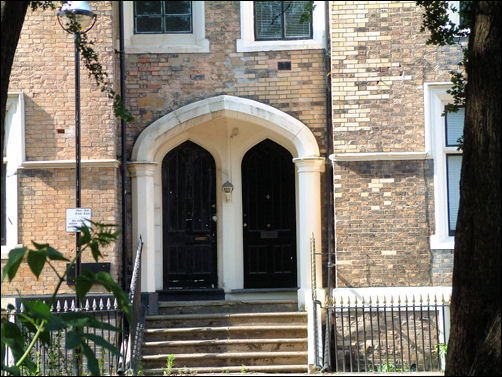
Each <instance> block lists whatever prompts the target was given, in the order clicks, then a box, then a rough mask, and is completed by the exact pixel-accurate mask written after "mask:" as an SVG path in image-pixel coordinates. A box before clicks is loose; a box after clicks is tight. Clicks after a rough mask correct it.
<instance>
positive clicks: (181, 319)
mask: <svg viewBox="0 0 502 377" xmlns="http://www.w3.org/2000/svg"><path fill="white" fill-rule="evenodd" d="M306 315H307V313H302V312H284V313H272V312H269V313H253V314H252V315H249V313H208V314H160V315H152V316H147V317H146V321H147V327H148V328H162V327H166V326H169V327H170V328H179V327H194V326H197V327H215V326H240V325H275V324H277V320H278V318H279V317H280V319H281V321H283V323H288V324H290V325H292V324H303V323H305V319H306Z"/></svg>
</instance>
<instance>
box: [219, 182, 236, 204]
mask: <svg viewBox="0 0 502 377" xmlns="http://www.w3.org/2000/svg"><path fill="white" fill-rule="evenodd" d="M222 188H223V192H224V193H225V199H226V201H227V202H229V201H230V200H231V199H232V191H234V185H233V184H231V183H230V182H229V181H226V182H225V183H224V184H223V186H222Z"/></svg>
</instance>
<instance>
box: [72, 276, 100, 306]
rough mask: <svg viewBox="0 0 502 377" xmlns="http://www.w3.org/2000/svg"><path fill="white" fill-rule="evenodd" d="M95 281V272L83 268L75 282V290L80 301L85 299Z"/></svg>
mask: <svg viewBox="0 0 502 377" xmlns="http://www.w3.org/2000/svg"><path fill="white" fill-rule="evenodd" d="M94 281H95V277H94V273H92V272H91V271H89V270H83V271H82V273H81V274H80V275H79V277H78V278H77V281H76V282H75V291H76V292H77V295H78V298H79V299H80V301H84V299H85V296H86V295H87V293H88V292H89V291H90V290H91V288H92V286H93V284H94Z"/></svg>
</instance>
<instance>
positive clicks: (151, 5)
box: [134, 1, 162, 16]
mask: <svg viewBox="0 0 502 377" xmlns="http://www.w3.org/2000/svg"><path fill="white" fill-rule="evenodd" d="M161 3H162V1H135V2H134V8H135V12H136V15H137V16H143V15H160V14H161V13H162V10H161Z"/></svg>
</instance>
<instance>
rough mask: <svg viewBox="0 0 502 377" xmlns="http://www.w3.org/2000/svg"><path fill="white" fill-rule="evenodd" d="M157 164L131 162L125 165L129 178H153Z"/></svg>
mask: <svg viewBox="0 0 502 377" xmlns="http://www.w3.org/2000/svg"><path fill="white" fill-rule="evenodd" d="M158 165H159V163H158V162H152V161H131V162H128V163H127V170H129V176H130V177H131V178H137V177H153V175H154V174H155V170H156V169H157V167H158Z"/></svg>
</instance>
